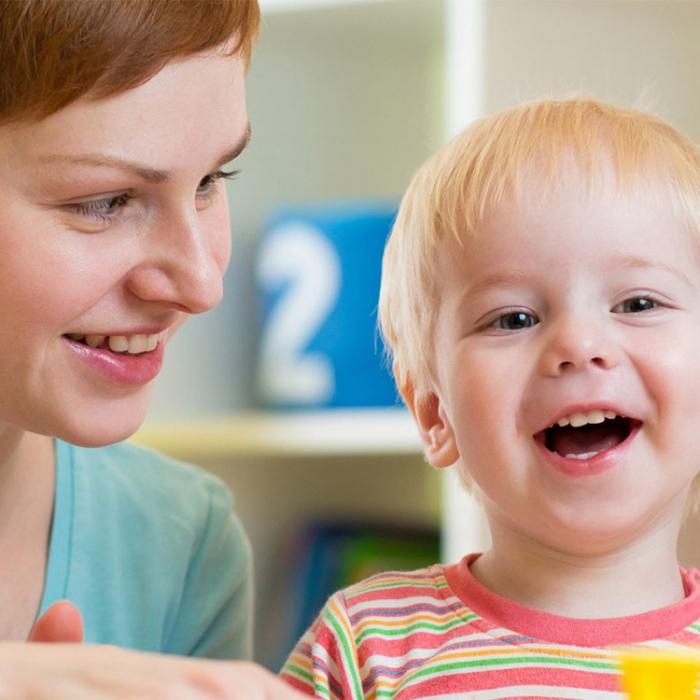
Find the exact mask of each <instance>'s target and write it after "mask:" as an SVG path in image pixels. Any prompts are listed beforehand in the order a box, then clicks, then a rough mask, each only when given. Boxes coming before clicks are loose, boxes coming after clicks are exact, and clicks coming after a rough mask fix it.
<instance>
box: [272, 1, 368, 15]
mask: <svg viewBox="0 0 700 700" xmlns="http://www.w3.org/2000/svg"><path fill="white" fill-rule="evenodd" d="M373 1H374V0H260V10H261V12H262V14H263V15H264V14H269V13H271V12H297V11H298V10H326V9H331V8H333V7H339V6H342V5H360V4H367V3H370V2H373Z"/></svg>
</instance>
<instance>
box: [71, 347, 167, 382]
mask: <svg viewBox="0 0 700 700" xmlns="http://www.w3.org/2000/svg"><path fill="white" fill-rule="evenodd" d="M63 340H64V341H65V343H66V345H67V347H68V349H69V351H71V352H72V354H73V356H74V357H76V358H77V359H78V360H80V361H81V362H83V363H84V364H85V365H87V366H88V367H89V368H90V369H92V370H93V371H95V372H96V373H97V374H99V375H100V376H102V377H103V378H104V379H107V380H108V381H110V382H112V383H114V384H121V385H125V386H137V385H140V384H147V383H148V382H150V381H152V380H153V379H155V378H156V376H157V375H158V372H160V368H161V367H162V365H163V354H164V349H165V344H164V343H163V342H159V343H158V345H156V347H155V349H153V350H151V351H150V352H142V353H139V354H137V355H130V354H128V353H116V352H112V351H111V350H109V349H107V348H92V347H90V346H89V345H86V344H84V343H82V342H79V341H75V340H71V339H70V338H68V337H67V336H63Z"/></svg>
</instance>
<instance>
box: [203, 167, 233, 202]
mask: <svg viewBox="0 0 700 700" xmlns="http://www.w3.org/2000/svg"><path fill="white" fill-rule="evenodd" d="M240 172H241V171H240V170H228V171H227V170H217V171H216V172H215V173H209V175H206V176H205V177H203V178H202V179H201V180H200V181H199V185H198V186H197V197H198V198H200V199H208V198H211V197H212V196H213V195H214V194H215V193H216V181H217V180H234V179H235V178H236V176H237V175H238V174H239V173H240Z"/></svg>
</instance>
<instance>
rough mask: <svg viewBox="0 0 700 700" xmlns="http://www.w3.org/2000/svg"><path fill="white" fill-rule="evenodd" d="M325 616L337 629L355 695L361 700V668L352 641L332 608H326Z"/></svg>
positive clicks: (336, 632) (335, 629)
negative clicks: (352, 648) (351, 645)
mask: <svg viewBox="0 0 700 700" xmlns="http://www.w3.org/2000/svg"><path fill="white" fill-rule="evenodd" d="M324 617H325V618H326V622H328V623H329V624H330V626H331V627H332V628H333V630H334V631H335V634H336V637H337V639H338V641H339V642H340V645H341V647H342V649H343V653H344V655H345V668H346V669H347V670H348V672H349V673H350V680H351V681H352V685H353V689H354V695H355V697H356V698H357V699H358V700H361V699H362V697H363V693H362V683H361V682H360V677H359V675H358V672H359V669H358V668H356V666H355V661H356V659H355V655H354V654H353V653H352V651H351V647H350V642H349V640H348V638H347V637H346V636H345V630H344V628H343V626H342V625H341V624H340V622H339V621H338V620H337V619H336V618H335V616H334V615H333V613H332V612H331V610H330V608H327V609H326V614H325V615H324Z"/></svg>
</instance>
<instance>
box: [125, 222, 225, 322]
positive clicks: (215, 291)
mask: <svg viewBox="0 0 700 700" xmlns="http://www.w3.org/2000/svg"><path fill="white" fill-rule="evenodd" d="M229 253H230V234H229V230H228V227H227V226H225V227H223V226H218V227H214V228H212V227H211V226H207V225H205V224H203V223H202V221H200V220H199V218H198V216H197V213H196V212H194V211H193V212H191V213H189V212H182V213H181V214H179V215H177V216H175V215H172V216H168V217H167V219H166V220H163V221H161V222H159V223H158V224H156V225H154V226H153V227H152V229H151V230H149V231H148V232H147V233H146V234H145V235H144V239H143V248H142V254H141V257H140V260H139V261H138V263H137V264H136V265H135V266H134V267H133V268H132V269H131V271H130V273H129V276H128V279H127V286H128V288H129V291H130V292H131V293H132V294H134V295H135V296H137V297H138V298H139V299H142V300H145V301H153V302H157V303H161V304H165V305H168V306H171V307H173V308H177V309H179V310H182V311H185V312H187V313H191V314H197V313H202V312H204V311H209V310H210V309H212V308H214V307H215V306H216V305H217V304H218V303H219V302H220V301H221V297H222V294H223V274H224V271H225V269H226V265H227V263H228V258H229Z"/></svg>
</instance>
